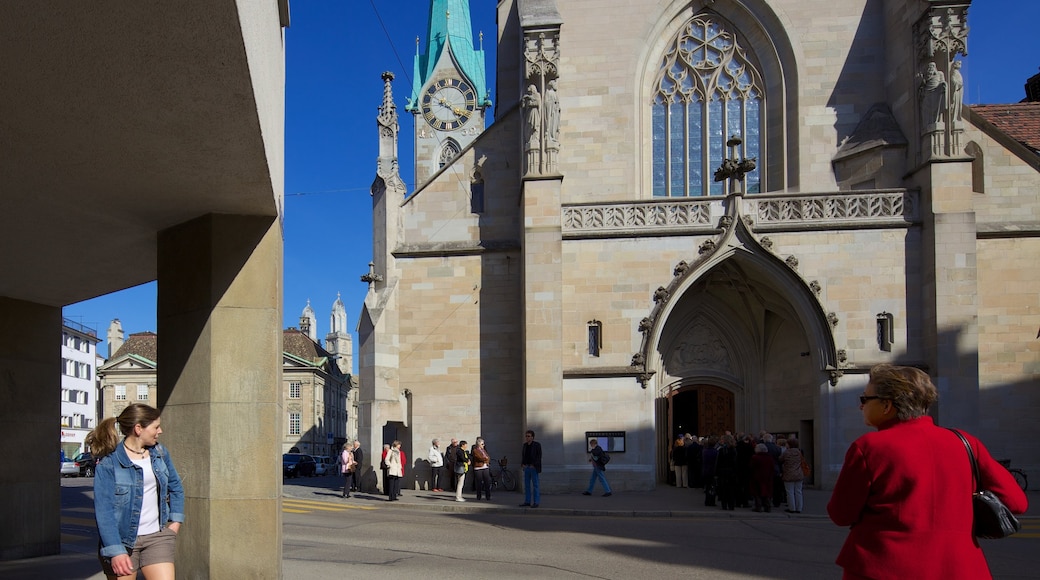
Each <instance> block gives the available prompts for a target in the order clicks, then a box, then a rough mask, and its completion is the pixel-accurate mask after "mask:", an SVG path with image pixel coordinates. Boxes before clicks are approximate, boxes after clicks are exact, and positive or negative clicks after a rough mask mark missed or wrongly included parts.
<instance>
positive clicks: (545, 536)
mask: <svg viewBox="0 0 1040 580" xmlns="http://www.w3.org/2000/svg"><path fill="white" fill-rule="evenodd" d="M336 483H337V482H336V479H335V478H332V477H327V478H302V479H294V480H287V481H286V482H285V485H284V488H283V490H284V500H283V504H282V512H283V513H282V517H283V533H284V536H283V548H284V551H283V560H282V562H283V574H284V577H285V578H291V579H296V578H329V577H347V576H355V575H362V576H369V577H377V578H387V579H391V580H392V579H396V578H402V579H403V578H408V579H412V578H422V579H436V578H452V579H453V580H455V579H461V580H466V579H470V578H481V579H483V578H502V579H510V578H618V579H622V578H623V579H626V580H629V579H632V578H679V577H682V578H705V579H707V578H712V579H716V578H717V579H730V578H734V579H735V578H743V579H748V578H762V579H764V578H782V579H786V578H798V579H805V578H839V577H840V576H841V571H840V569H839V568H838V567H837V566H835V565H834V557H835V555H836V554H837V552H838V549H839V547H840V546H841V543H842V542H843V541H844V539H845V534H846V530H844V529H842V528H838V527H836V526H834V525H833V524H831V523H830V521H829V520H828V519H827V518H826V516H825V515H823V514H824V508H825V504H826V501H827V498H828V497H829V493H828V492H823V491H815V490H809V491H808V492H807V494H806V513H804V514H800V515H791V514H785V513H783V512H782V511H780V512H774V513H771V514H756V513H752V512H750V510H740V509H738V510H737V511H735V512H722V511H721V510H719V509H718V508H706V507H704V506H703V502H702V501H700V500H702V497H703V496H701V495H700V492H699V491H697V490H685V489H683V490H680V489H675V488H671V487H662V488H660V489H658V490H656V491H654V492H646V493H617V494H615V495H614V496H613V497H610V498H604V497H599V496H593V497H585V496H582V495H580V494H578V493H574V494H566V495H553V496H545V497H543V498H542V507H541V508H539V509H537V510H531V509H526V508H519V507H517V504H518V503H520V501H522V498H521V496H520V494H518V493H515V492H512V493H510V492H503V493H497V494H496V495H495V496H494V501H492V502H477V501H475V500H474V499H473V496H472V494H469V493H467V494H466V495H467V497H468V498H470V501H467V502H466V503H456V502H455V501H453V498H452V497H451V496H450V495H449V494H447V493H431V492H424V491H409V490H406V491H405V492H404V495H403V497H402V501H400V502H395V503H389V502H386V501H384V500H385V498H384V497H383V496H381V495H378V494H364V493H363V494H355V497H352V498H350V499H341V498H340V497H339V492H338V491H337V489H336ZM91 485H92V480H91V479H86V478H73V479H63V480H62V520H61V521H62V554H61V555H60V556H52V557H48V558H39V559H34V560H22V561H15V562H0V578H15V577H17V578H29V579H33V578H39V579H47V580H50V579H54V578H63V579H71V578H75V579H89V580H95V579H96V580H101V579H103V578H104V576H102V575H101V574H100V571H99V569H98V564H97V559H96V556H95V550H96V548H97V535H96V532H95V531H94V514H93V505H92V498H91ZM1029 495H1030V500H1031V510H1030V513H1031V514H1033V515H1029V516H1027V517H1026V518H1024V520H1023V523H1024V528H1023V531H1022V532H1021V533H1019V534H1017V535H1015V536H1014V537H1012V538H1009V539H1007V540H1001V541H984V543H983V546H984V549H985V550H986V554H987V556H988V558H989V562H990V567H991V568H992V570H993V573H994V577H995V578H998V579H1014V578H1035V577H1036V573H1035V570H1037V569H1038V568H1040V518H1038V517H1037V515H1038V512H1040V509H1038V507H1040V506H1037V504H1038V503H1040V494H1038V493H1035V492H1034V493H1030V494H1029ZM1034 506H1037V507H1034Z"/></svg>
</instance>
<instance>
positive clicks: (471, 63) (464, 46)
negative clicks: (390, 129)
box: [405, 0, 491, 113]
mask: <svg viewBox="0 0 1040 580" xmlns="http://www.w3.org/2000/svg"><path fill="white" fill-rule="evenodd" d="M429 22H430V24H429V29H428V30H427V33H426V52H425V53H423V54H416V55H415V65H414V70H413V74H412V94H411V97H410V98H409V99H408V105H407V106H406V107H405V110H406V111H408V112H410V113H415V112H418V111H419V106H420V104H419V95H420V94H421V91H422V87H423V86H424V85H425V84H427V82H428V81H429V80H430V79H431V78H432V77H433V76H434V71H435V69H436V68H437V63H438V62H440V60H441V56H442V55H443V54H444V51H445V49H448V50H449V52H450V54H451V58H452V60H453V61H454V63H455V66H456V67H457V68H458V70H459V72H460V73H461V74H462V76H463V77H464V80H466V81H468V82H469V83H470V86H472V87H473V89H474V90H475V91H476V94H477V97H478V101H479V106H480V107H488V106H490V105H491V94H490V92H489V91H488V87H487V76H486V73H485V72H484V71H485V70H486V69H485V65H484V47H483V45H482V44H481V45H480V46H474V45H473V23H472V21H471V19H470V15H469V0H431V1H430V20H429ZM482 37H483V35H482Z"/></svg>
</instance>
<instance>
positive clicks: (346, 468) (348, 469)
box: [337, 443, 357, 497]
mask: <svg viewBox="0 0 1040 580" xmlns="http://www.w3.org/2000/svg"><path fill="white" fill-rule="evenodd" d="M337 463H339V469H340V473H342V474H343V495H342V496H341V497H350V484H351V483H353V482H354V470H355V469H356V468H357V461H355V460H354V453H353V449H352V448H351V446H350V443H344V444H343V451H341V452H340V454H339V461H338V462H337Z"/></svg>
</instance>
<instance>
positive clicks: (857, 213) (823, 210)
mask: <svg viewBox="0 0 1040 580" xmlns="http://www.w3.org/2000/svg"><path fill="white" fill-rule="evenodd" d="M744 204H745V205H744V211H745V212H746V214H747V215H750V216H753V217H754V221H755V230H756V231H764V230H771V229H801V228H807V229H831V228H839V229H844V228H848V227H856V226H872V227H877V226H886V225H892V226H895V225H905V224H910V223H914V222H917V221H919V217H920V216H919V215H918V207H919V203H918V196H917V192H916V191H908V190H904V189H893V190H870V191H848V192H839V193H817V194H805V195H794V196H792V195H761V196H758V195H756V196H748V197H745V198H744Z"/></svg>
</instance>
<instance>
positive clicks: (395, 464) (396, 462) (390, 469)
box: [386, 440, 407, 501]
mask: <svg viewBox="0 0 1040 580" xmlns="http://www.w3.org/2000/svg"><path fill="white" fill-rule="evenodd" d="M406 461H407V460H406V459H405V457H404V451H401V442H400V441H397V440H394V442H393V443H391V444H390V450H389V451H387V453H386V475H387V478H388V479H389V480H390V484H389V486H388V488H389V489H388V491H387V495H388V496H389V497H388V499H387V500H386V501H398V500H397V498H398V497H400V496H401V478H402V477H404V464H405V462H406Z"/></svg>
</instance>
